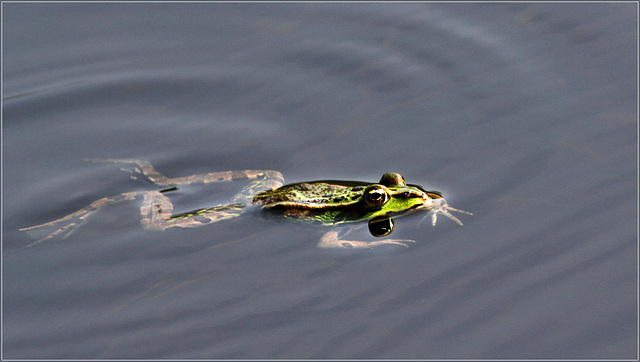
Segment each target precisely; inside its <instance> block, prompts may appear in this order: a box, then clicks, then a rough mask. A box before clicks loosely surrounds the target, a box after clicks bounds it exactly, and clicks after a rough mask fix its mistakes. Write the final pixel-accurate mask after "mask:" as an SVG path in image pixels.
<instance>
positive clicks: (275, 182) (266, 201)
mask: <svg viewBox="0 0 640 362" xmlns="http://www.w3.org/2000/svg"><path fill="white" fill-rule="evenodd" d="M99 162H113V163H121V164H129V165H131V166H132V169H131V171H132V172H134V173H136V174H139V175H142V176H144V177H145V178H147V179H148V180H149V181H151V182H152V183H154V184H155V185H157V186H159V187H163V189H161V190H153V191H138V192H128V193H123V194H120V195H117V196H111V197H105V198H102V199H100V200H97V201H94V202H93V203H91V205H89V206H87V207H85V208H83V209H80V210H78V211H76V212H74V213H72V214H70V215H67V216H65V217H63V218H60V219H58V220H54V221H51V222H48V223H45V224H41V225H36V226H32V227H29V228H24V229H20V230H21V231H26V232H28V233H29V234H30V235H31V236H32V237H34V238H35V239H37V241H36V242H34V243H32V244H30V245H29V246H33V245H35V244H37V243H40V242H43V241H46V240H50V239H54V238H58V237H59V238H66V237H67V236H69V235H70V234H71V233H72V232H73V231H74V230H75V229H77V228H78V227H79V226H81V225H82V224H84V223H85V222H86V221H87V219H88V218H89V217H90V216H91V215H93V214H94V213H95V212H97V211H98V210H100V209H101V208H102V207H104V206H106V205H109V204H113V203H118V202H121V201H126V200H133V199H135V198H137V197H139V196H142V197H143V202H142V206H141V207H140V214H141V224H142V226H143V227H144V228H145V229H147V230H165V229H167V228H171V227H200V226H204V225H207V224H211V223H215V222H218V221H222V220H227V219H231V218H234V217H237V216H240V215H241V214H243V213H244V212H245V211H246V210H247V208H248V206H250V205H251V204H253V205H257V206H258V207H260V208H261V209H262V212H263V213H264V214H265V215H268V216H271V217H275V218H279V219H286V220H291V221H295V222H303V223H314V224H319V225H325V226H330V227H331V229H332V230H330V231H328V232H326V233H325V234H324V236H323V237H322V238H321V240H320V243H319V246H320V247H356V248H362V247H371V246H376V245H383V244H398V245H404V246H406V243H407V242H413V240H397V239H381V240H375V241H368V242H367V241H355V240H342V239H340V238H339V237H338V232H337V231H336V230H335V229H336V227H338V226H345V225H350V226H354V227H357V225H358V224H362V223H364V222H367V223H368V225H369V231H370V232H371V234H372V235H374V236H376V237H382V236H386V235H388V234H390V233H391V231H393V219H392V216H401V215H406V214H409V213H412V212H416V211H419V210H423V211H427V212H428V213H429V214H430V215H431V218H432V224H433V225H435V223H436V219H437V215H438V214H444V215H446V216H447V217H449V218H450V219H451V220H453V221H455V222H456V223H458V224H460V225H462V223H461V222H460V220H458V219H457V218H456V217H454V216H453V215H451V213H450V212H449V211H458V212H462V213H466V214H470V213H468V212H466V211H461V210H457V209H454V208H452V207H450V206H448V205H447V203H446V202H445V200H444V198H442V195H441V194H440V193H439V192H437V191H427V190H425V189H424V188H422V187H421V186H418V185H410V184H409V185H408V184H406V182H405V181H404V178H403V177H402V175H400V174H398V173H395V172H389V173H386V174H384V175H383V176H382V178H381V180H380V182H379V183H366V182H357V181H313V182H302V183H296V184H290V185H285V186H282V184H283V178H282V174H281V173H280V172H278V171H270V170H246V171H224V172H213V173H207V174H201V175H193V176H186V177H176V178H169V177H166V176H164V175H162V174H160V173H159V172H158V171H156V170H155V169H154V168H153V166H151V164H150V163H149V162H147V161H142V160H133V159H131V160H128V159H109V160H99ZM241 179H248V180H251V183H250V184H249V185H247V186H246V187H244V188H243V189H242V190H240V192H238V193H237V194H236V195H234V196H233V198H232V199H231V201H230V202H229V203H228V204H224V205H218V206H214V207H210V208H203V209H198V210H193V211H190V212H186V213H181V214H175V215H174V214H173V203H172V202H171V200H170V199H169V197H168V195H170V193H171V192H172V191H175V190H177V189H178V187H179V186H182V185H190V184H198V183H215V182H224V181H232V180H241Z"/></svg>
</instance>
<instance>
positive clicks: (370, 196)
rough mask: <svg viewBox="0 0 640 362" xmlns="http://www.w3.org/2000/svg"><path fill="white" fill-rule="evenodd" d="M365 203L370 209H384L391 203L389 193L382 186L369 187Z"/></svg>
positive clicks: (365, 193) (366, 191) (365, 191)
mask: <svg viewBox="0 0 640 362" xmlns="http://www.w3.org/2000/svg"><path fill="white" fill-rule="evenodd" d="M364 201H365V202H366V203H367V205H368V206H369V207H375V208H379V207H382V206H383V205H384V204H386V203H387V202H389V191H387V189H386V188H384V187H383V186H380V185H373V186H369V187H368V188H367V189H366V190H364Z"/></svg>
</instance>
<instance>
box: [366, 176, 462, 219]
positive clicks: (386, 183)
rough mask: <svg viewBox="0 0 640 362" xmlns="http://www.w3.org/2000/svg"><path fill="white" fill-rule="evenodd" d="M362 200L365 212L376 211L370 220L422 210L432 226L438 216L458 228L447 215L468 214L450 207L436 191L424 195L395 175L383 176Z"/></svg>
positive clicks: (421, 191) (367, 189) (421, 188)
mask: <svg viewBox="0 0 640 362" xmlns="http://www.w3.org/2000/svg"><path fill="white" fill-rule="evenodd" d="M363 198H364V201H365V203H366V204H367V206H368V207H369V208H371V209H374V210H376V211H375V212H373V213H372V216H373V217H374V218H376V217H382V216H390V215H403V214H407V213H411V212H414V211H416V210H426V211H428V212H429V214H428V215H431V219H432V224H433V225H435V223H436V219H437V215H438V214H439V213H441V214H444V215H445V216H447V217H448V218H450V219H451V220H453V221H455V222H456V223H458V224H460V225H462V222H460V220H458V219H457V218H456V217H455V216H453V215H451V213H449V211H450V210H453V211H459V212H462V213H466V214H470V213H468V212H466V211H462V210H458V209H454V208H452V207H450V206H449V205H448V204H447V202H446V201H445V199H444V198H443V197H442V194H441V193H440V192H438V191H427V190H425V189H424V188H423V187H422V186H419V185H411V184H407V183H406V182H405V180H404V177H402V175H400V174H399V173H397V172H387V173H385V174H384V175H382V178H381V179H380V182H379V183H378V184H372V185H369V186H367V188H366V189H365V190H364V194H363Z"/></svg>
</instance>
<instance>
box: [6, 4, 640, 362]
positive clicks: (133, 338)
mask: <svg viewBox="0 0 640 362" xmlns="http://www.w3.org/2000/svg"><path fill="white" fill-rule="evenodd" d="M2 10H3V16H4V17H3V25H2V26H3V32H4V33H3V34H4V35H3V42H4V44H3V45H4V49H3V50H4V53H3V71H4V73H3V75H4V79H3V90H4V94H3V96H4V98H3V99H4V101H3V116H4V119H3V120H4V123H3V137H4V144H3V171H4V172H3V187H4V188H3V200H2V202H3V274H2V275H3V278H2V282H3V322H4V323H3V336H2V342H3V357H4V358H10V359H13V358H417V359H435V358H457V359H462V358H472V359H473V358H490V359H497V358H545V359H549V358H563V359H574V358H575V359H583V358H611V359H620V358H627V359H635V358H637V357H638V352H637V349H638V344H637V338H638V335H637V331H638V329H637V328H638V319H637V282H638V280H637V265H638V264H637V262H638V258H637V252H638V249H637V237H638V234H637V225H638V224H637V220H638V214H637V202H638V201H637V200H638V193H637V182H638V179H637V117H638V115H637V108H636V105H637V103H636V99H637V98H636V97H637V94H636V89H637V88H636V87H637V70H636V66H637V59H636V54H637V41H638V39H637V33H636V29H637V26H638V24H637V15H638V13H637V11H638V6H637V4H636V3H634V2H627V3H607V4H605V3H582V4H578V3H576V4H560V3H557V4H554V3H545V4H527V3H520V4H506V3H502V4H488V3H475V4H473V3H468V4H460V3H458V4H437V3H423V4H367V3H362V4H349V3H345V4H320V3H315V4H314V3H308V4H278V3H272V4H233V3H222V4H220V3H218V4H213V3H191V4H159V3H156V4H152V3H147V4H140V3H138V4H126V3H118V4H68V3H67V4H64V3H60V4H28V3H3V4H2ZM90 158H138V159H145V160H149V161H151V162H152V163H153V164H154V165H155V166H156V167H157V168H158V170H160V171H161V172H163V173H165V174H166V175H168V176H186V175H192V174H200V173H206V172H212V171H225V170H241V169H275V170H279V171H281V172H282V173H283V174H284V175H285V179H286V181H289V182H296V181H303V180H315V179H348V180H370V181H377V180H378V179H379V178H380V175H382V174H383V173H384V172H387V171H397V172H400V173H402V174H403V175H404V176H405V178H406V179H407V181H408V182H410V183H417V184H422V185H424V186H425V187H427V188H430V189H435V190H440V191H442V192H443V193H444V195H445V197H446V198H447V200H448V201H449V203H450V204H451V205H452V206H454V207H458V208H461V209H463V210H469V211H471V212H473V213H474V216H467V215H461V216H460V218H461V219H462V220H463V222H464V223H465V225H464V226H463V227H460V226H458V225H456V224H454V223H453V222H451V221H450V220H447V219H446V218H441V219H439V222H438V224H437V225H436V227H432V226H431V225H430V223H429V222H420V219H421V218H420V217H419V216H416V217H406V218H401V219H398V220H397V225H396V230H395V231H394V233H393V234H392V236H393V237H395V238H398V239H414V240H416V243H415V245H412V246H411V247H410V248H402V247H381V248H375V249H369V250H324V249H320V248H317V247H316V244H317V242H318V240H319V238H320V237H321V236H322V234H323V230H319V229H314V228H306V227H301V226H296V225H289V224H282V223H268V222H264V221H261V220H259V219H256V218H252V217H251V216H250V215H247V216H246V217H244V216H243V217H241V218H238V219H235V220H232V221H229V222H222V223H217V224H214V225H210V226H207V227H202V228H196V229H177V230H168V231H165V232H150V231H145V230H143V229H142V228H141V226H140V224H139V206H140V200H136V201H131V202H126V203H121V204H117V205H113V206H112V207H108V208H105V209H104V210H101V211H100V212H98V213H96V214H95V215H94V216H93V217H92V218H91V219H90V220H89V221H88V222H87V224H86V225H85V226H83V227H82V228H80V229H79V230H78V231H76V232H75V233H74V234H72V235H71V236H70V237H68V238H67V239H64V240H51V241H47V242H44V243H41V244H38V245H36V246H33V247H30V248H24V249H21V247H23V246H25V245H28V244H29V243H30V242H32V241H33V240H30V239H29V238H28V237H27V236H26V235H25V234H24V233H21V232H19V231H18V229H19V228H23V227H28V226H32V225H36V224H40V223H44V222H47V221H51V220H54V219H57V218H60V217H62V216H64V215H67V214H69V213H71V212H73V211H75V210H78V209H80V208H82V207H84V206H86V205H88V204H90V203H91V202H93V201H95V200H97V199H100V198H102V197H105V196H110V195H117V194H120V193H123V192H129V191H140V190H150V189H154V188H153V185H149V184H148V183H144V182H141V181H136V180H132V179H130V178H129V174H127V173H124V172H121V171H120V170H119V168H120V166H118V165H113V164H100V163H87V162H85V161H84V160H85V159H90ZM234 187H236V185H221V186H220V187H211V188H207V189H205V190H202V189H197V190H196V189H194V190H191V193H189V192H186V191H185V193H186V195H185V197H184V198H183V199H182V200H181V202H182V205H181V206H180V207H181V208H182V210H183V211H186V210H188V209H189V208H190V207H192V208H195V207H203V206H207V205H211V204H216V203H218V202H219V200H220V199H224V198H225V197H227V196H230V195H231V194H232V193H233V192H234V191H235V190H236V189H234ZM187 191H189V190H187ZM350 235H353V234H350ZM355 235H356V236H357V237H362V238H366V237H367V235H366V232H361V233H359V234H358V233H356V234H355Z"/></svg>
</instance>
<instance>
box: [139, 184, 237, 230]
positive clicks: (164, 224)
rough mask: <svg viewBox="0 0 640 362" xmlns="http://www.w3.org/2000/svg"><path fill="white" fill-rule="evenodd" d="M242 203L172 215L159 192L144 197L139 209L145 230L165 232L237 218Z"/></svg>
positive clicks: (168, 203) (171, 207) (168, 205)
mask: <svg viewBox="0 0 640 362" xmlns="http://www.w3.org/2000/svg"><path fill="white" fill-rule="evenodd" d="M245 206H246V205H245V204H244V203H240V204H229V205H220V206H215V207H210V208H205V209H198V210H193V211H189V212H185V213H182V214H176V215H173V204H172V203H171V201H170V200H169V198H168V197H166V196H164V195H163V194H162V193H161V192H148V193H146V194H145V195H144V202H143V206H142V207H141V208H140V214H141V216H142V221H141V222H142V226H143V227H144V228H145V229H147V230H159V231H162V230H165V229H168V228H171V227H183V228H193V227H199V226H203V225H206V224H211V223H214V222H218V221H221V220H227V219H231V218H234V217H236V216H239V215H240V214H241V213H242V211H243V209H244V207H245Z"/></svg>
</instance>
